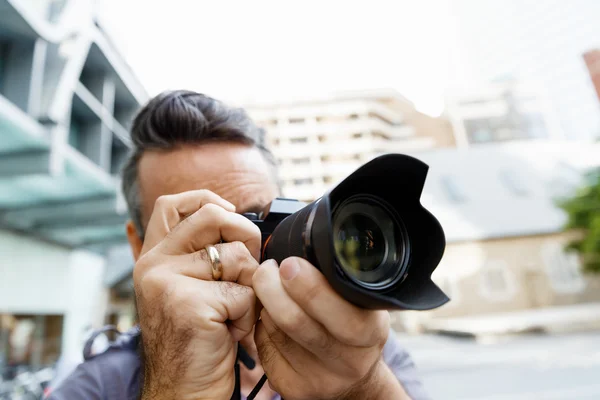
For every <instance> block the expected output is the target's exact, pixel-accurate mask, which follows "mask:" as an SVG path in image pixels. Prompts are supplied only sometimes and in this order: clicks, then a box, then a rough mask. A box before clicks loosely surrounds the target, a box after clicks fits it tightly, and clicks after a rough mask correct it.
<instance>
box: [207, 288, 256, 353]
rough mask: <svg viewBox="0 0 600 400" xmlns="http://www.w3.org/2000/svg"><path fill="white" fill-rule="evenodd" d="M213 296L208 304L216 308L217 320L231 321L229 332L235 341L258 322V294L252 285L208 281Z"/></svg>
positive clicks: (208, 299)
mask: <svg viewBox="0 0 600 400" xmlns="http://www.w3.org/2000/svg"><path fill="white" fill-rule="evenodd" d="M207 283H208V284H209V285H210V288H211V291H210V292H211V294H212V296H210V295H209V296H206V301H207V302H208V304H209V305H210V306H211V307H212V308H213V309H214V310H216V312H217V314H215V315H214V316H213V318H214V320H215V321H216V322H221V323H223V322H229V332H230V333H231V335H232V337H233V340H234V341H235V342H237V341H239V340H241V339H242V338H244V337H245V336H247V335H248V334H250V333H251V332H252V329H253V328H254V324H255V323H256V307H255V304H256V296H255V294H254V290H252V288H251V287H248V286H244V285H238V284H236V283H233V282H207Z"/></svg>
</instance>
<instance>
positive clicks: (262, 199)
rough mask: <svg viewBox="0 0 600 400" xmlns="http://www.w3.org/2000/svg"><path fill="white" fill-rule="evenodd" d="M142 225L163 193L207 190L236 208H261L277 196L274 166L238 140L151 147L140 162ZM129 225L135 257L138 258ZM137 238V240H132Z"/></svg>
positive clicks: (238, 210)
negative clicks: (162, 147)
mask: <svg viewBox="0 0 600 400" xmlns="http://www.w3.org/2000/svg"><path fill="white" fill-rule="evenodd" d="M139 182H140V194H141V198H142V224H143V226H144V227H146V226H147V224H148V220H149V219H150V215H151V214H152V209H153V208H154V203H155V202H156V199H157V198H158V197H160V196H162V195H167V194H176V193H181V192H185V191H189V190H197V189H207V190H210V191H212V192H214V193H216V194H218V195H219V196H221V197H223V198H224V199H225V200H228V201H229V202H231V203H233V204H234V205H235V206H236V212H238V213H244V212H260V211H263V210H264V209H265V207H266V206H267V205H268V204H269V203H270V202H271V201H272V200H273V199H274V198H275V197H277V195H278V191H277V186H276V185H275V183H274V180H273V176H272V174H271V170H270V167H269V165H268V164H267V162H266V160H265V159H264V158H263V156H262V154H261V153H260V151H259V150H258V149H256V148H255V147H252V146H247V145H243V144H238V143H210V144H202V145H189V146H182V147H181V148H179V149H176V150H170V151H147V152H145V153H144V155H143V156H142V158H141V160H140V164H139ZM131 231H132V226H129V227H128V234H129V240H130V243H131V245H132V248H133V252H134V255H135V256H136V258H137V256H138V254H139V250H138V249H137V248H136V247H138V245H139V248H141V242H139V243H136V242H135V238H132V235H131V233H132V232H131ZM132 239H133V242H132Z"/></svg>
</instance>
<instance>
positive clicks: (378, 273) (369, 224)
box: [333, 196, 408, 289]
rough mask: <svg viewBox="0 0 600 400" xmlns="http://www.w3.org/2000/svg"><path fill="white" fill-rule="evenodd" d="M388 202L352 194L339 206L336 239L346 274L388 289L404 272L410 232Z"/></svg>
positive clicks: (334, 236) (360, 281)
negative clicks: (407, 233)
mask: <svg viewBox="0 0 600 400" xmlns="http://www.w3.org/2000/svg"><path fill="white" fill-rule="evenodd" d="M390 210H391V209H390V208H389V207H387V206H386V204H385V203H383V202H381V201H379V200H378V199H376V198H371V197H367V196H353V197H351V198H349V199H348V200H346V201H344V202H343V203H342V204H340V205H339V207H336V209H335V212H334V217H333V239H334V247H335V253H336V257H337V260H338V263H339V266H340V268H341V269H342V271H343V272H344V274H345V275H346V276H347V277H348V278H350V279H352V280H353V281H355V282H356V283H358V284H359V285H360V286H363V287H366V288H369V289H385V288H388V287H389V286H391V285H393V284H394V283H396V282H397V281H398V280H399V279H400V278H401V277H402V275H403V272H404V270H405V266H406V256H407V254H408V242H407V235H406V230H405V229H404V226H403V225H402V223H401V221H400V220H399V218H398V217H397V216H396V215H395V214H394V213H392V212H391V211H390Z"/></svg>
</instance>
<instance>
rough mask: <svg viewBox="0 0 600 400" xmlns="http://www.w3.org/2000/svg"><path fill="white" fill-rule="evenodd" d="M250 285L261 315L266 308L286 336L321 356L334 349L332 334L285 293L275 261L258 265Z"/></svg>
mask: <svg viewBox="0 0 600 400" xmlns="http://www.w3.org/2000/svg"><path fill="white" fill-rule="evenodd" d="M252 287H253V288H254V292H255V293H256V296H257V298H258V299H259V300H260V302H261V304H262V306H263V308H264V309H263V311H262V312H261V316H262V315H263V313H265V310H266V312H267V313H268V315H269V316H270V319H272V320H273V323H274V324H275V325H276V326H277V328H278V329H279V330H281V331H282V332H283V333H284V334H285V335H287V336H289V337H290V338H291V339H292V340H293V341H295V342H297V343H298V344H300V345H301V346H302V347H304V348H305V349H307V350H308V351H310V352H312V353H314V354H318V355H320V356H323V355H324V354H329V353H331V352H332V351H335V349H333V347H335V342H334V341H333V338H332V337H331V335H330V334H329V333H328V332H327V331H326V330H325V328H324V327H323V326H322V325H321V324H319V323H318V322H317V321H315V320H314V319H313V318H312V317H310V316H309V315H308V314H307V313H306V312H305V311H304V310H302V308H301V307H300V306H299V305H298V304H297V303H296V302H295V301H294V300H293V299H292V298H291V297H290V295H289V294H288V293H287V292H286V290H285V289H284V287H283V285H282V282H281V278H280V277H279V268H278V267H277V263H276V262H275V261H273V260H269V261H266V262H264V263H263V264H262V265H261V266H260V267H259V268H258V270H257V271H256V272H255V273H254V277H253V281H252Z"/></svg>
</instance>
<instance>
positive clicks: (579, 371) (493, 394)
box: [399, 332, 600, 400]
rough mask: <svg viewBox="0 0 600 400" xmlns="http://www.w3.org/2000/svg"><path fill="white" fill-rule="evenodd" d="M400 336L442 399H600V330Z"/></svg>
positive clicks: (431, 388)
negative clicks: (481, 337) (483, 338)
mask: <svg viewBox="0 0 600 400" xmlns="http://www.w3.org/2000/svg"><path fill="white" fill-rule="evenodd" d="M399 337H400V339H401V340H402V341H403V343H404V345H405V346H406V347H407V348H408V350H409V351H410V353H411V355H412V356H413V359H414V360H415V362H416V364H417V367H418V368H419V370H420V372H421V376H422V378H423V381H424V382H425V385H426V387H427V389H428V391H429V393H430V394H431V395H432V397H433V398H434V399H436V400H591V399H596V400H597V399H600V332H595V333H585V334H571V335H564V336H544V335H525V336H517V337H511V338H506V339H502V340H496V341H491V340H488V343H481V342H480V343H478V342H476V341H475V340H473V339H466V338H465V339H461V338H451V337H443V336H433V335H423V336H406V335H399Z"/></svg>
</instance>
